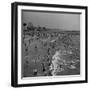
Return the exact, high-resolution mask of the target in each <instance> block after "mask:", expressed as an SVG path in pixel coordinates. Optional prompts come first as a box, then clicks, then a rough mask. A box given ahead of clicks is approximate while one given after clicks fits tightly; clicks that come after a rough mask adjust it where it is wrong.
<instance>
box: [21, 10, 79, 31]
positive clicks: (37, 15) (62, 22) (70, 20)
mask: <svg viewBox="0 0 90 90" xmlns="http://www.w3.org/2000/svg"><path fill="white" fill-rule="evenodd" d="M22 22H23V23H29V22H32V23H33V25H34V26H38V25H40V26H41V27H46V28H56V29H63V30H75V31H79V30H80V14H69V13H46V12H32V11H22Z"/></svg>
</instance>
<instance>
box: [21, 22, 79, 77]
mask: <svg viewBox="0 0 90 90" xmlns="http://www.w3.org/2000/svg"><path fill="white" fill-rule="evenodd" d="M23 26H24V28H23V35H22V36H23V37H22V46H23V52H22V53H23V62H24V63H23V66H22V68H23V76H24V77H31V76H53V75H57V73H59V72H60V74H61V72H64V71H65V70H66V69H67V68H69V69H76V68H77V67H76V66H75V65H76V64H77V62H78V63H80V55H79V52H80V48H79V45H80V42H77V41H76V42H75V43H77V45H76V44H74V42H73V40H72V36H73V35H72V33H71V34H70V33H67V32H62V31H61V32H56V31H51V30H48V29H47V28H46V27H40V26H38V27H35V26H33V24H32V23H29V24H26V23H24V24H23ZM76 33H77V32H76ZM77 36H78V37H79V35H77ZM75 37H76V36H75V35H74V38H75ZM78 39H79V38H78ZM61 51H62V52H64V53H65V55H64V54H61ZM76 51H78V52H76ZM57 53H58V55H57ZM62 56H63V57H66V58H62ZM57 58H58V59H57ZM67 59H69V60H67ZM66 67H67V68H66ZM65 68H66V69H65ZM79 73H80V72H79V71H78V72H77V71H76V74H79ZM67 74H68V73H67Z"/></svg>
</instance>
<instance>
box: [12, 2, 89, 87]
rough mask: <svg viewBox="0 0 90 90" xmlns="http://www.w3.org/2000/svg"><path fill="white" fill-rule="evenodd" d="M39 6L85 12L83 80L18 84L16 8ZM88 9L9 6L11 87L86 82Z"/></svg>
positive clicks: (46, 5) (50, 5) (42, 4)
mask: <svg viewBox="0 0 90 90" xmlns="http://www.w3.org/2000/svg"><path fill="white" fill-rule="evenodd" d="M20 5H23V6H39V7H43V6H44V7H53V8H73V9H84V10H85V80H79V81H64V82H48V83H32V84H18V6H20ZM87 50H88V7H87V6H74V5H59V4H44V3H28V2H14V3H12V4H11V86H13V87H25V86H42V85H58V84H74V83H87V82H88V51H87Z"/></svg>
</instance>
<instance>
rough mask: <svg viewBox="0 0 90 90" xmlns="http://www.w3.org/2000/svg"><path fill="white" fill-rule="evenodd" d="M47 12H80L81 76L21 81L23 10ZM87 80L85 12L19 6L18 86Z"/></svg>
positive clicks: (33, 78) (31, 78)
mask: <svg viewBox="0 0 90 90" xmlns="http://www.w3.org/2000/svg"><path fill="white" fill-rule="evenodd" d="M22 9H24V10H43V11H44V10H45V11H64V12H79V13H82V14H81V16H80V41H81V42H80V45H81V46H80V47H81V48H80V52H81V57H80V58H81V59H80V60H81V61H80V66H81V67H80V71H81V72H80V73H81V74H80V75H75V76H71V75H70V76H54V77H53V76H51V77H46V76H45V77H30V78H24V79H21V10H22ZM79 80H85V10H82V9H68V8H52V7H36V6H18V84H32V83H46V82H63V81H79Z"/></svg>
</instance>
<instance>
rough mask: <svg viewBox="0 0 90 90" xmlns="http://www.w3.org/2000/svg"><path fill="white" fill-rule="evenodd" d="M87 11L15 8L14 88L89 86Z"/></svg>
mask: <svg viewBox="0 0 90 90" xmlns="http://www.w3.org/2000/svg"><path fill="white" fill-rule="evenodd" d="M86 36H87V7H85V6H70V5H55V4H35V3H20V2H19V3H17V2H16V3H13V4H12V41H13V43H12V48H13V49H12V52H13V54H12V86H14V87H18V86H38V85H54V84H69V83H84V82H87V50H86V49H87V37H86Z"/></svg>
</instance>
